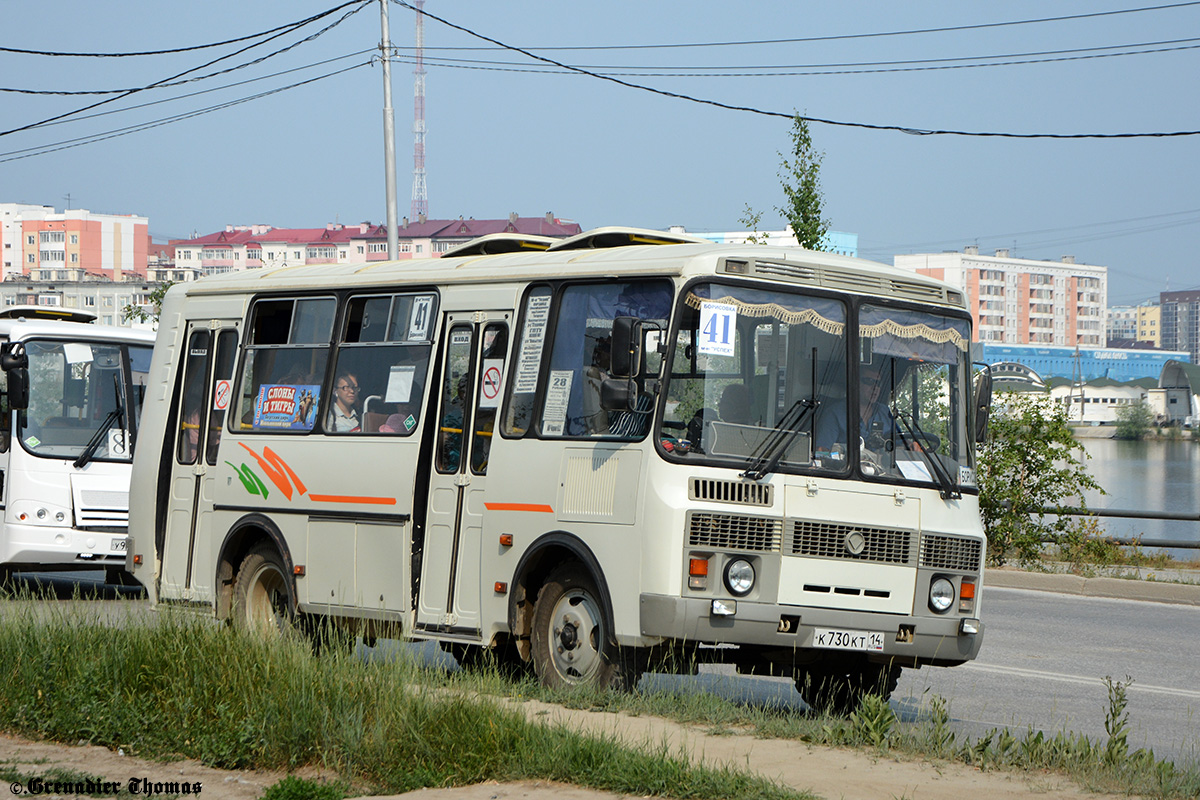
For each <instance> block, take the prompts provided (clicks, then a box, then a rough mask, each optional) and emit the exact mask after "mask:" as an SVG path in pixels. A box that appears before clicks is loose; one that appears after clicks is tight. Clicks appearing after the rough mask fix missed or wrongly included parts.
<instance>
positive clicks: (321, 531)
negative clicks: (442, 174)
mask: <svg viewBox="0 0 1200 800" xmlns="http://www.w3.org/2000/svg"><path fill="white" fill-rule="evenodd" d="M970 341H971V320H970V316H969V314H968V312H967V309H966V307H965V303H964V298H963V295H962V293H961V292H959V291H958V290H956V289H954V288H952V287H951V286H949V285H947V284H945V283H942V282H939V281H936V280H933V279H930V278H925V277H922V276H919V275H914V274H912V273H908V272H903V271H901V270H897V269H894V268H892V267H888V266H885V265H881V264H876V263H871V262H867V261H861V260H857V259H853V258H847V257H841V256H836V255H831V254H827V253H817V252H810V251H806V250H801V249H798V248H796V249H793V248H777V247H763V246H752V245H745V246H734V245H718V244H712V243H710V242H706V241H704V240H701V239H696V238H692V237H686V236H674V235H671V234H665V233H662V232H656V231H642V230H635V229H616V228H603V229H599V230H595V231H590V232H587V233H583V234H581V235H579V236H576V237H573V238H570V239H565V240H560V241H553V240H546V239H535V238H525V239H521V238H517V237H507V238H506V237H500V238H490V239H484V240H478V241H476V242H472V243H469V244H467V245H464V246H462V247H460V248H458V250H456V251H452V252H450V253H447V254H446V257H443V258H440V259H437V260H428V261H402V262H396V263H376V264H369V265H366V266H363V265H316V266H301V267H289V268H281V269H261V270H249V271H245V272H237V273H231V274H227V275H222V276H219V277H211V278H205V279H203V280H199V281H196V282H194V283H190V284H179V285H176V286H174V287H172V288H171V290H170V291H169V292H168V294H167V296H166V299H165V302H164V304H163V308H162V316H161V320H160V325H159V332H158V340H157V343H156V347H155V349H154V359H153V363H152V365H151V369H150V379H149V383H150V389H149V391H148V392H147V397H146V401H145V408H144V411H143V423H142V434H141V440H140V441H139V447H138V450H137V453H136V457H135V462H134V469H133V473H134V474H133V490H132V492H133V494H132V503H131V505H132V508H133V511H132V513H131V536H132V544H131V546H130V548H131V549H130V552H129V568H130V569H131V570H132V571H133V572H134V573H135V575H136V576H137V577H138V579H139V580H141V581H142V582H143V583H144V584H145V585H146V586H147V588H148V590H149V592H150V597H151V599H152V600H153V601H154V602H156V603H184V604H200V605H201V606H202V607H206V608H210V609H211V610H212V613H214V614H215V615H216V617H218V618H220V619H228V620H230V621H231V622H232V623H233V624H235V625H242V626H247V627H261V628H263V629H266V630H272V631H274V630H277V629H279V628H283V627H287V626H292V625H295V626H297V627H300V628H302V629H304V628H309V627H311V623H312V622H313V620H330V621H333V622H334V624H335V625H336V626H339V627H340V628H342V629H345V630H348V631H353V632H356V633H361V634H362V635H363V636H364V638H365V640H366V641H367V642H368V643H369V642H371V641H373V637H375V636H376V635H391V634H384V633H383V632H384V631H402V632H403V635H404V636H407V637H411V638H413V639H418V640H434V641H437V642H439V643H441V645H442V646H443V647H444V648H445V649H446V650H448V651H451V652H453V653H454V654H455V655H456V656H457V657H458V658H459V660H460V661H463V662H471V661H475V660H477V659H478V658H479V657H480V656H481V655H482V654H485V653H491V654H492V655H493V656H494V657H495V658H496V659H497V660H498V661H499V662H500V663H502V664H505V665H507V666H510V667H521V666H528V667H530V668H532V670H533V671H534V672H535V673H536V675H537V676H538V678H539V679H540V680H541V681H542V682H544V683H546V684H548V685H565V684H576V683H589V684H595V685H601V686H605V685H629V684H631V683H636V681H637V680H638V677H639V676H640V675H641V673H642V671H643V670H645V669H647V668H648V667H649V666H650V663H651V662H650V661H649V659H651V658H655V657H661V656H671V657H670V658H659V659H658V660H657V661H655V662H654V663H655V664H659V663H662V662H670V663H673V664H675V665H682V666H680V667H679V668H683V669H687V668H694V665H695V664H696V663H698V662H701V661H704V660H708V659H719V660H722V661H725V662H732V663H733V664H735V665H736V666H737V667H738V668H739V669H740V670H742V671H743V672H746V673H758V674H776V675H780V674H782V675H788V676H793V677H794V678H795V680H796V684H797V687H798V689H799V690H800V692H801V694H802V696H803V697H804V699H805V700H806V701H807V702H809V703H810V704H816V703H828V704H830V705H833V706H836V707H840V708H846V707H850V706H851V705H852V704H853V703H854V702H855V701H856V700H857V698H858V697H859V696H860V695H861V694H862V692H864V691H873V692H881V693H883V694H884V696H886V695H887V694H888V693H890V691H891V690H892V689H893V688H894V687H895V685H896V681H897V679H898V676H899V674H900V670H901V668H902V667H909V668H918V667H922V666H926V665H938V666H951V665H956V664H961V663H963V662H966V661H969V660H971V659H973V658H974V657H975V656H976V654H977V653H978V651H979V646H980V641H981V639H982V635H983V626H982V623H981V622H980V610H981V603H980V588H981V578H982V576H983V564H984V541H985V540H984V535H983V532H982V529H981V524H980V517H979V510H978V492H977V489H976V482H975V470H974V444H975V442H976V441H977V439H978V437H979V435H980V433H981V432H982V430H983V428H984V427H985V425H986V419H985V413H986V412H985V411H979V410H977V406H978V407H979V408H981V409H985V408H986V398H985V397H981V396H980V395H984V396H986V395H987V394H988V393H989V392H990V390H989V389H987V388H986V381H981V382H980V383H981V386H980V387H973V386H972V377H971V376H972V372H971V370H972V365H971V362H970V360H969V357H968V353H969V343H970ZM977 389H978V391H976V390H977ZM973 397H976V398H978V399H979V400H980V402H975V403H973V402H972V398H973ZM656 668H658V667H656Z"/></svg>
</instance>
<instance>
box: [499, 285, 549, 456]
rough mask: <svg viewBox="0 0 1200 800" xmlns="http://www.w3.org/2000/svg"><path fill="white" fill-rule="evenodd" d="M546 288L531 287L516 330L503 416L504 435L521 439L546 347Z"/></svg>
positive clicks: (528, 423)
mask: <svg viewBox="0 0 1200 800" xmlns="http://www.w3.org/2000/svg"><path fill="white" fill-rule="evenodd" d="M551 294H552V290H551V289H550V287H549V286H534V287H533V288H531V289H530V290H529V295H528V296H527V297H526V298H525V307H524V310H523V312H522V314H521V323H520V327H519V328H518V336H517V349H516V350H515V351H514V354H513V365H512V375H511V379H510V380H509V381H508V389H507V391H506V394H507V395H508V397H507V400H506V405H505V412H504V435H505V436H512V437H519V436H524V435H525V432H526V431H528V430H529V427H530V424H531V423H532V421H533V405H534V401H535V400H536V398H537V384H538V374H539V373H540V372H541V369H542V350H543V346H544V345H545V343H546V325H547V322H548V320H549V317H550V299H551Z"/></svg>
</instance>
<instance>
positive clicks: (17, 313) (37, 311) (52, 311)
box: [0, 305, 96, 322]
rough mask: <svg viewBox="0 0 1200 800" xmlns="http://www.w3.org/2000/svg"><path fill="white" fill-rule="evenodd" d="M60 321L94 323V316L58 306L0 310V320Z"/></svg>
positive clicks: (6, 307)
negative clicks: (20, 318) (22, 318)
mask: <svg viewBox="0 0 1200 800" xmlns="http://www.w3.org/2000/svg"><path fill="white" fill-rule="evenodd" d="M19 317H24V318H25V319H60V320H63V321H64V322H95V321H96V315H95V314H93V313H92V312H91V311H81V310H79V309H76V308H61V307H59V306H31V305H20V306H5V307H4V308H0V319H17V318H19Z"/></svg>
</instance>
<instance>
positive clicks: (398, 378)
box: [383, 365, 417, 403]
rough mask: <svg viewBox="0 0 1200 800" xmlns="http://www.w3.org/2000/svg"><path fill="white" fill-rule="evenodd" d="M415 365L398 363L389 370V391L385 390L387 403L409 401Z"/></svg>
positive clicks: (384, 400)
mask: <svg viewBox="0 0 1200 800" xmlns="http://www.w3.org/2000/svg"><path fill="white" fill-rule="evenodd" d="M416 371H417V368H416V367H415V366H411V365H410V366H401V365H397V366H394V367H392V368H391V370H390V371H389V372H388V382H387V391H386V392H384V396H383V402H385V403H407V402H408V401H409V399H410V398H411V397H412V387H413V375H415V374H416Z"/></svg>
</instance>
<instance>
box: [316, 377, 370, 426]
mask: <svg viewBox="0 0 1200 800" xmlns="http://www.w3.org/2000/svg"><path fill="white" fill-rule="evenodd" d="M358 391H359V389H358V378H356V377H355V375H354V374H353V373H350V372H343V373H342V374H340V375H338V376H337V380H335V381H334V382H333V403H332V405H330V407H329V418H328V419H327V420H326V421H325V430H327V431H333V432H336V433H357V432H358V431H361V430H362V423H361V422H360V420H359V416H358Z"/></svg>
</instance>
